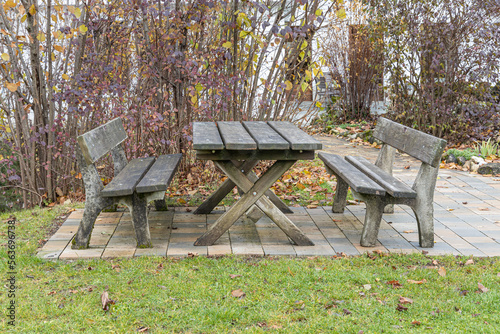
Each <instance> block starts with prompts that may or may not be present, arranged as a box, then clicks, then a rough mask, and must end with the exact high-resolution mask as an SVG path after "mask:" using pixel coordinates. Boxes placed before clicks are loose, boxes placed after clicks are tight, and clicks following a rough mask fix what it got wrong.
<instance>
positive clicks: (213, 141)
mask: <svg viewBox="0 0 500 334" xmlns="http://www.w3.org/2000/svg"><path fill="white" fill-rule="evenodd" d="M193 148H194V149H195V150H222V149H223V148H224V143H223V142H222V138H221V137H220V134H219V129H218V128H217V124H215V123H214V122H194V123H193Z"/></svg>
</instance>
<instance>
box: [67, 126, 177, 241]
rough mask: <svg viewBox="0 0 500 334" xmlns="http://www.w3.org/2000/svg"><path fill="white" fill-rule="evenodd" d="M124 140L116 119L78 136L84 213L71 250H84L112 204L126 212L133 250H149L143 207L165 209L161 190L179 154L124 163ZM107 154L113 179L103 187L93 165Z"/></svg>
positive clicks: (145, 208)
mask: <svg viewBox="0 0 500 334" xmlns="http://www.w3.org/2000/svg"><path fill="white" fill-rule="evenodd" d="M126 138H127V134H126V132H125V129H124V128H123V124H122V121H121V119H120V118H116V119H114V120H112V121H110V122H108V123H106V124H104V125H102V126H100V127H98V128H96V129H94V130H92V131H89V132H87V133H85V134H83V135H81V136H79V137H78V138H77V139H78V144H79V145H77V149H76V153H77V160H78V165H79V167H80V171H81V173H82V178H83V183H84V185H85V210H84V213H83V219H82V221H81V222H80V227H79V228H78V231H77V233H76V235H75V238H74V239H73V244H72V248H76V249H84V248H88V246H89V242H90V235H91V233H92V229H93V227H94V223H95V220H96V218H97V216H98V215H99V214H100V213H101V211H102V210H103V209H105V208H106V207H108V206H111V205H114V204H118V203H121V204H124V205H126V206H127V207H128V209H129V210H130V214H131V216H132V223H133V225H134V229H135V233H136V237H137V246H138V247H141V248H146V247H151V246H152V244H151V236H150V233H149V224H148V217H147V204H148V202H150V201H153V200H154V201H155V206H156V208H157V209H165V208H166V204H165V200H164V197H165V190H166V189H167V187H168V185H169V184H170V181H171V180H172V178H173V176H174V173H175V172H176V170H177V167H178V166H179V163H180V161H181V159H182V154H170V155H162V156H160V157H158V158H154V157H148V158H139V159H134V160H131V161H130V162H129V161H127V158H126V156H125V152H124V150H123V147H122V145H121V143H122V142H123V141H124V140H125V139H126ZM108 152H111V156H112V158H113V164H114V178H113V180H112V181H111V182H110V183H109V184H108V185H107V186H106V187H104V186H103V184H102V182H101V178H100V176H99V174H98V172H97V168H96V166H95V162H96V161H97V160H98V159H100V158H101V157H103V156H104V155H106V154H107V153H108Z"/></svg>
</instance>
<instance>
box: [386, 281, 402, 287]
mask: <svg viewBox="0 0 500 334" xmlns="http://www.w3.org/2000/svg"><path fill="white" fill-rule="evenodd" d="M386 284H390V285H392V287H393V288H400V287H401V286H402V285H401V283H399V281H395V280H394V281H388V282H387V283H386Z"/></svg>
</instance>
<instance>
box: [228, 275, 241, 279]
mask: <svg viewBox="0 0 500 334" xmlns="http://www.w3.org/2000/svg"><path fill="white" fill-rule="evenodd" d="M229 277H230V278H231V279H234V278H237V277H241V275H234V274H230V275H229Z"/></svg>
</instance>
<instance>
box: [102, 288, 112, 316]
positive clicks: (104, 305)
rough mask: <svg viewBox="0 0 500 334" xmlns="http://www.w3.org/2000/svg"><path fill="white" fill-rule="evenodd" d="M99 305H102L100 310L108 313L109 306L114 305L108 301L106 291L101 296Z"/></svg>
mask: <svg viewBox="0 0 500 334" xmlns="http://www.w3.org/2000/svg"><path fill="white" fill-rule="evenodd" d="M101 304H102V309H103V310H104V311H109V307H110V305H114V304H115V301H114V300H111V299H109V295H108V292H107V291H104V292H103V293H102V295H101Z"/></svg>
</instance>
